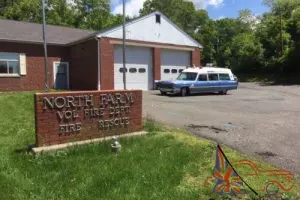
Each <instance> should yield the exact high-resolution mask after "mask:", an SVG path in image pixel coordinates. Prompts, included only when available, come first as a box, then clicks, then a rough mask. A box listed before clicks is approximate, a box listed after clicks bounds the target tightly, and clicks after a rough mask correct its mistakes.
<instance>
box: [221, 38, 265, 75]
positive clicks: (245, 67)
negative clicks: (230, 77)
mask: <svg viewBox="0 0 300 200" xmlns="http://www.w3.org/2000/svg"><path fill="white" fill-rule="evenodd" d="M224 54H225V55H224V56H226V57H228V61H229V64H230V68H232V69H233V70H234V71H242V72H253V71H258V70H260V67H261V62H262V58H263V48H262V45H261V44H260V42H259V41H258V40H257V38H256V37H255V35H254V34H253V33H242V34H239V35H237V36H235V37H234V38H233V40H232V42H231V44H230V46H228V47H227V48H226V50H225V53H224Z"/></svg>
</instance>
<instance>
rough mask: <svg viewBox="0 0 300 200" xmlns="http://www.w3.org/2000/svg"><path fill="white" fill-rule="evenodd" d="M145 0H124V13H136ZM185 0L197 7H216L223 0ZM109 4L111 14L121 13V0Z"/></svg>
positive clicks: (131, 14)
mask: <svg viewBox="0 0 300 200" xmlns="http://www.w3.org/2000/svg"><path fill="white" fill-rule="evenodd" d="M145 1H146V0H128V1H127V2H126V15H129V16H134V15H138V14H139V11H140V9H141V8H142V7H143V4H144V2H145ZM185 1H191V2H193V3H194V4H195V7H196V8H197V9H205V8H207V7H208V6H213V7H216V8H217V7H220V6H222V5H223V3H224V0H185ZM111 4H112V5H113V6H115V7H114V9H113V11H112V13H113V14H122V13H123V5H122V0H112V2H111Z"/></svg>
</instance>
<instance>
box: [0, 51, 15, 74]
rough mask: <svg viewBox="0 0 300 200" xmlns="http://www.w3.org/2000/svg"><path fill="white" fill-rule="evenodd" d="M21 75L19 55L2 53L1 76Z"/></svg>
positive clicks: (0, 55)
mask: <svg viewBox="0 0 300 200" xmlns="http://www.w3.org/2000/svg"><path fill="white" fill-rule="evenodd" d="M15 74H19V55H18V54H16V53H0V75H15Z"/></svg>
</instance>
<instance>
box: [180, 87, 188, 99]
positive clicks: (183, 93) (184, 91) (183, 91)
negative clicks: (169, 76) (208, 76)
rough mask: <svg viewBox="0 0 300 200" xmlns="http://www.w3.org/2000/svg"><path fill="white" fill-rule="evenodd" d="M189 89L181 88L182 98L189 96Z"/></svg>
mask: <svg viewBox="0 0 300 200" xmlns="http://www.w3.org/2000/svg"><path fill="white" fill-rule="evenodd" d="M187 92H188V91H187V89H186V88H181V90H180V96H182V97H185V96H186V95H187Z"/></svg>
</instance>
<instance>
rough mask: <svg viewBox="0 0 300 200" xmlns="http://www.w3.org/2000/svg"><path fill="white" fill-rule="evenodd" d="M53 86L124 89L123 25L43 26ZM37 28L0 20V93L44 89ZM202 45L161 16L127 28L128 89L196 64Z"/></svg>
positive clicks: (153, 15)
mask: <svg viewBox="0 0 300 200" xmlns="http://www.w3.org/2000/svg"><path fill="white" fill-rule="evenodd" d="M46 31H47V35H46V37H47V44H48V66H49V80H50V86H51V88H55V89H71V90H108V89H109V90H110V89H123V75H122V74H123V57H122V56H123V54H122V37H123V32H122V25H120V26H117V27H114V28H111V29H108V30H104V31H101V32H92V31H86V30H80V29H74V28H66V27H60V26H52V25H47V27H46ZM42 42H43V40H42V26H41V25H40V24H34V23H27V22H19V21H11V20H0V91H19V90H40V89H44V88H45V77H44V54H43V45H42ZM200 48H201V45H200V44H199V43H197V42H196V41H195V40H194V39H193V38H192V37H190V36H189V35H188V34H186V33H185V32H184V31H182V30H181V29H179V28H178V27H177V26H176V25H175V24H174V23H173V22H171V21H170V20H169V19H168V18H167V17H166V16H164V15H163V14H162V13H160V12H154V13H151V14H149V15H146V16H143V17H140V18H137V19H134V20H132V21H130V22H127V24H126V84H127V89H142V90H149V89H151V88H152V87H153V83H154V80H165V79H171V78H175V77H177V76H178V74H179V73H180V71H181V70H182V69H185V68H186V66H188V65H193V64H194V65H196V66H199V65H200V51H199V49H200Z"/></svg>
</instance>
